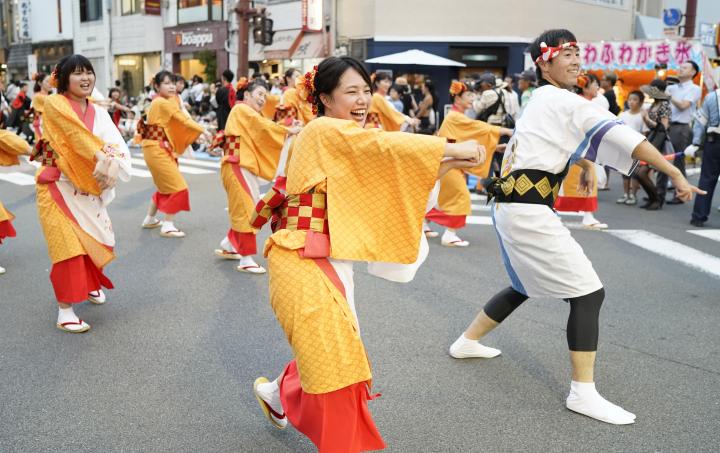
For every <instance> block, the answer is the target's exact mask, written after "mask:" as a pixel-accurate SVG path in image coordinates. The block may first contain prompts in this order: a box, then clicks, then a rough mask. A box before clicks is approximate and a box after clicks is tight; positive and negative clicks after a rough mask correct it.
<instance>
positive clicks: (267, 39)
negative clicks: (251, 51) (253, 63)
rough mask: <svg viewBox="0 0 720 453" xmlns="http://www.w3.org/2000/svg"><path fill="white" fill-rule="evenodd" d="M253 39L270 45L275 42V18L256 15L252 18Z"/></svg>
mask: <svg viewBox="0 0 720 453" xmlns="http://www.w3.org/2000/svg"><path fill="white" fill-rule="evenodd" d="M251 23H252V27H253V39H254V40H255V42H256V43H258V44H262V45H264V46H269V45H271V44H272V43H273V35H274V34H275V32H274V31H273V20H272V19H268V18H267V17H265V16H255V17H254V18H252V19H251Z"/></svg>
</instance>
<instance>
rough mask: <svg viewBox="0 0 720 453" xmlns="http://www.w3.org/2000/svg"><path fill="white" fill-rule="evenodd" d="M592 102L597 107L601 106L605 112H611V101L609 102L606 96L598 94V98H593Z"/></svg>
mask: <svg viewBox="0 0 720 453" xmlns="http://www.w3.org/2000/svg"><path fill="white" fill-rule="evenodd" d="M591 102H594V103H596V104H597V105H599V106H600V107H601V108H603V109H605V110H610V101H608V100H607V98H606V97H605V95H602V94H600V93H598V94H597V96H595V97H594V98H592V101H591Z"/></svg>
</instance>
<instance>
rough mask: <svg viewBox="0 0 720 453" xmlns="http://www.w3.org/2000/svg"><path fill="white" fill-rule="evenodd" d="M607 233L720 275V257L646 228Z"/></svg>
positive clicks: (702, 270) (717, 275)
mask: <svg viewBox="0 0 720 453" xmlns="http://www.w3.org/2000/svg"><path fill="white" fill-rule="evenodd" d="M607 233H608V234H610V235H612V236H615V237H617V238H619V239H622V240H623V241H626V242H629V243H631V244H633V245H636V246H638V247H640V248H643V249H645V250H649V251H651V252H653V253H656V254H658V255H660V256H664V257H665V258H669V259H671V260H674V261H678V262H680V263H682V264H684V265H686V266H688V267H692V268H693V269H697V270H699V271H701V272H705V273H707V274H710V275H714V276H716V277H720V258H717V257H715V256H712V255H709V254H707V253H705V252H701V251H700V250H697V249H694V248H692V247H688V246H687V245H683V244H681V243H679V242H675V241H671V240H670V239H666V238H664V237H662V236H658V235H657V234H654V233H651V232H649V231H645V230H607Z"/></svg>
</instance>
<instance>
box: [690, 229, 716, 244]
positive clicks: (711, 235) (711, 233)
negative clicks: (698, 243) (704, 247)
mask: <svg viewBox="0 0 720 453" xmlns="http://www.w3.org/2000/svg"><path fill="white" fill-rule="evenodd" d="M687 232H688V233H690V234H696V235H698V236H702V237H704V238H708V239H712V240H713V241H718V242H720V230H687Z"/></svg>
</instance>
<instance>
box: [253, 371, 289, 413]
mask: <svg viewBox="0 0 720 453" xmlns="http://www.w3.org/2000/svg"><path fill="white" fill-rule="evenodd" d="M257 392H258V394H259V395H260V398H262V399H263V401H265V402H266V403H268V404H269V405H270V407H272V409H273V410H274V411H275V412H277V413H278V414H284V413H285V409H283V407H282V403H281V402H280V386H279V385H278V382H277V379H275V380H274V381H272V382H267V383H265V384H259V385H258V386H257Z"/></svg>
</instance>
